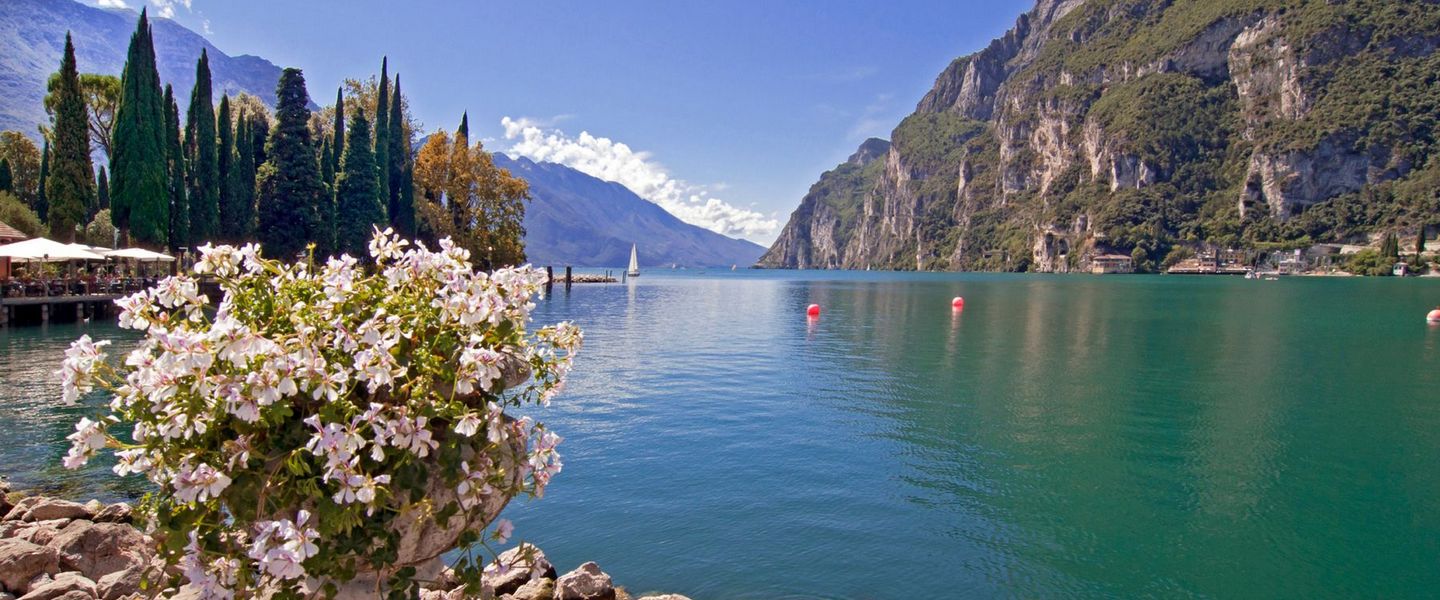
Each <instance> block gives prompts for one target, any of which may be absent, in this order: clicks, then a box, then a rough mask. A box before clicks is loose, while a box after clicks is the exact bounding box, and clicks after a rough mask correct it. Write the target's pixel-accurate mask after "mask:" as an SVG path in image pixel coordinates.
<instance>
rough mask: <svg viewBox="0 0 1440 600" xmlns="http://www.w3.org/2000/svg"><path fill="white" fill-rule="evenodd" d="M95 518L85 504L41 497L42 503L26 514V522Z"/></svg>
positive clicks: (33, 506) (36, 504)
mask: <svg viewBox="0 0 1440 600" xmlns="http://www.w3.org/2000/svg"><path fill="white" fill-rule="evenodd" d="M93 516H95V515H94V514H93V513H91V512H90V510H89V509H88V508H86V507H85V505H84V504H80V503H79V502H71V501H69V500H60V499H56V498H45V497H40V501H39V502H36V503H35V504H34V505H32V506H31V507H30V510H28V511H26V512H25V517H24V520H26V521H49V520H52V519H89V518H90V517H93Z"/></svg>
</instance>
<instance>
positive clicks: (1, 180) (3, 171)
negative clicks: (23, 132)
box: [0, 158, 104, 194]
mask: <svg viewBox="0 0 1440 600" xmlns="http://www.w3.org/2000/svg"><path fill="white" fill-rule="evenodd" d="M101 172H102V173H103V172H104V171H103V170H102V171H101ZM0 192H10V193H12V194H13V193H15V176H14V175H13V174H12V173H11V172H10V161H9V160H8V159H3V158H0Z"/></svg>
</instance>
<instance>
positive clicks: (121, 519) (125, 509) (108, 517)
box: [92, 502, 134, 523]
mask: <svg viewBox="0 0 1440 600" xmlns="http://www.w3.org/2000/svg"><path fill="white" fill-rule="evenodd" d="M131 512H132V509H131V508H130V505H129V504H126V503H124V502H116V503H115V504H111V505H109V506H106V507H105V508H102V509H100V510H97V511H95V518H94V519H92V520H93V521H95V522H96V523H130V522H133V521H134V518H133V517H132V516H131Z"/></svg>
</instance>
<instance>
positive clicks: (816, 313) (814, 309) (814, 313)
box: [805, 304, 820, 317]
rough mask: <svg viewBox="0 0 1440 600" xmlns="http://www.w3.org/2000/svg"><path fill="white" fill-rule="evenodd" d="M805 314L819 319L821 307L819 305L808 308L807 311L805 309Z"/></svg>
mask: <svg viewBox="0 0 1440 600" xmlns="http://www.w3.org/2000/svg"><path fill="white" fill-rule="evenodd" d="M805 314H807V315H810V316H812V317H818V316H820V305H819V304H811V305H810V307H809V308H806V309H805Z"/></svg>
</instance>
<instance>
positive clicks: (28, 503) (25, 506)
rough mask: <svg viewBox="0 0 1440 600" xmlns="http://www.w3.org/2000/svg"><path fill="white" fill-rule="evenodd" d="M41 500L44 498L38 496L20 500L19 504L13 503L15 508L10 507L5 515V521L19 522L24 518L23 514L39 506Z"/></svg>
mask: <svg viewBox="0 0 1440 600" xmlns="http://www.w3.org/2000/svg"><path fill="white" fill-rule="evenodd" d="M41 500H44V498H41V497H40V496H30V497H27V498H22V499H20V501H19V502H16V503H15V506H12V507H10V510H9V512H6V513H5V520H6V521H19V520H20V519H21V518H23V517H24V516H25V513H27V512H29V511H30V507H32V506H35V505H36V504H39V503H40V501H41Z"/></svg>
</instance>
